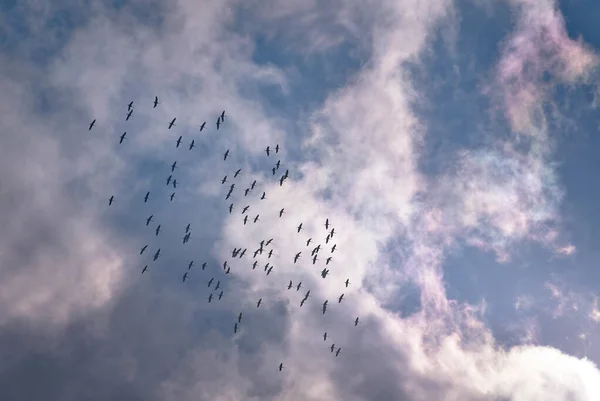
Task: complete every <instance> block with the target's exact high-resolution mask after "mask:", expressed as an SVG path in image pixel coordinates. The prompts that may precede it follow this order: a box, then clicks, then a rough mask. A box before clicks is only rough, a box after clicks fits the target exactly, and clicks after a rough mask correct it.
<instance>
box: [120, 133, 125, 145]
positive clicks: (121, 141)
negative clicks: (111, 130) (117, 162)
mask: <svg viewBox="0 0 600 401" xmlns="http://www.w3.org/2000/svg"><path fill="white" fill-rule="evenodd" d="M125 135H127V131H125V132H123V133H122V134H121V136H120V137H119V144H121V143H123V141H124V140H125Z"/></svg>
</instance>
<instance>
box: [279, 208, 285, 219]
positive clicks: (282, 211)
mask: <svg viewBox="0 0 600 401" xmlns="http://www.w3.org/2000/svg"><path fill="white" fill-rule="evenodd" d="M284 211H285V208H282V209H281V210H280V211H279V217H281V216H283V213H284Z"/></svg>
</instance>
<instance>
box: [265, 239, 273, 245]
mask: <svg viewBox="0 0 600 401" xmlns="http://www.w3.org/2000/svg"><path fill="white" fill-rule="evenodd" d="M271 242H273V238H271V239H270V240H268V241H267V243H266V244H265V246H269V244H270V243H271Z"/></svg>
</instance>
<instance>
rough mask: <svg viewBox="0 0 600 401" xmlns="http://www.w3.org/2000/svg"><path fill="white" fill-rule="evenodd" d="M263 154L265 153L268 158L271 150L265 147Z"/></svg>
mask: <svg viewBox="0 0 600 401" xmlns="http://www.w3.org/2000/svg"><path fill="white" fill-rule="evenodd" d="M265 152H267V156H269V155H270V154H271V148H269V147H268V146H267V148H266V149H265Z"/></svg>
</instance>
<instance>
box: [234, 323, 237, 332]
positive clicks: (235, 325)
mask: <svg viewBox="0 0 600 401" xmlns="http://www.w3.org/2000/svg"><path fill="white" fill-rule="evenodd" d="M235 333H237V323H235V324H234V325H233V334H235Z"/></svg>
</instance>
